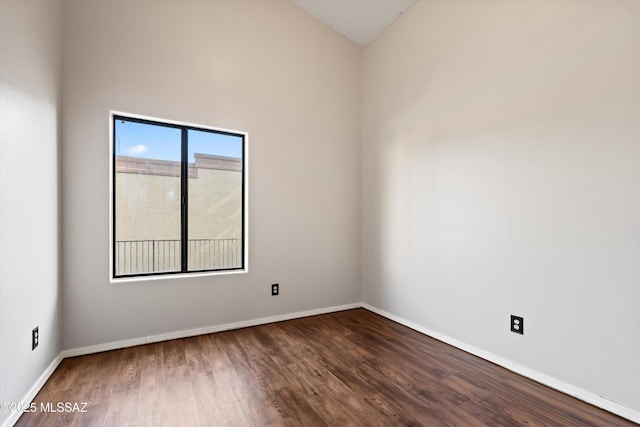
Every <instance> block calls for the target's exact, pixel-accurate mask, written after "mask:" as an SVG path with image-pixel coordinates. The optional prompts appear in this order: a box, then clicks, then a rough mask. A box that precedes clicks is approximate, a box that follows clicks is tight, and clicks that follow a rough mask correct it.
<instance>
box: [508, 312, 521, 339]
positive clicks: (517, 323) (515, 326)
mask: <svg viewBox="0 0 640 427" xmlns="http://www.w3.org/2000/svg"><path fill="white" fill-rule="evenodd" d="M511 332H515V333H516V334H520V335H524V319H523V318H522V317H519V316H514V315H513V314H512V315H511Z"/></svg>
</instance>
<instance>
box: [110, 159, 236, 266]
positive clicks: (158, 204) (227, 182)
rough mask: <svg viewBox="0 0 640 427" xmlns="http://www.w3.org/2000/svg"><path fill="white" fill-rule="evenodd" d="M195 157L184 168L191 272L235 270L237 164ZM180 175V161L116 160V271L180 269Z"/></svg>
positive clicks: (224, 160) (230, 160) (232, 160)
mask: <svg viewBox="0 0 640 427" xmlns="http://www.w3.org/2000/svg"><path fill="white" fill-rule="evenodd" d="M195 159H196V162H195V164H191V165H189V205H188V206H189V222H188V225H189V237H188V240H189V249H190V251H189V265H190V268H192V269H208V268H222V267H239V266H241V262H240V261H241V259H240V254H241V250H242V243H241V241H240V239H242V160H241V159H238V158H231V157H223V156H213V155H205V154H196V155H195ZM179 175H180V162H172V161H164V160H153V159H143V158H135V157H126V156H117V157H116V188H115V189H116V199H115V203H116V206H115V225H116V227H115V229H116V233H115V244H116V264H117V266H119V267H118V271H119V272H120V273H134V272H149V271H172V270H176V269H179V268H180V235H181V225H180V224H181V219H180V218H181V203H180V194H181V189H180V176H179ZM132 257H135V259H132ZM205 259H208V260H210V261H209V262H207V261H205Z"/></svg>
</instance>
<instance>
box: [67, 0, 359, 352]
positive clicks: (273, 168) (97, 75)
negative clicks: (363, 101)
mask: <svg viewBox="0 0 640 427" xmlns="http://www.w3.org/2000/svg"><path fill="white" fill-rule="evenodd" d="M63 10H64V30H63V46H64V55H63V58H64V59H63V61H64V70H63V88H64V97H63V107H64V121H63V129H64V146H63V150H62V156H63V173H62V181H63V183H62V188H63V189H64V191H63V209H64V218H63V243H64V249H63V253H62V259H63V280H64V320H63V330H64V347H65V348H66V349H72V348H78V347H82V346H89V345H94V344H101V343H108V342H111V341H115V340H124V339H129V338H136V337H143V336H148V335H153V334H162V333H168V332H172V331H180V330H186V329H192V328H197V327H207V326H214V325H219V324H225V323H230V322H237V321H244V320H250V319H255V318H261V317H266V316H273V315H281V314H285V313H292V312H298V311H303V310H309V309H317V308H322V307H328V306H335V305H340V304H346V303H354V302H358V301H359V300H360V268H359V265H360V226H359V223H360V205H359V197H360V160H359V159H360V151H359V150H360V126H359V122H360V115H359V114H360V53H361V51H360V49H359V48H358V47H357V46H356V45H355V44H353V43H351V42H349V41H347V40H346V39H345V38H343V37H342V36H340V35H338V34H335V33H334V32H333V31H332V30H330V29H329V28H328V27H326V26H324V25H323V24H320V23H319V22H317V21H316V20H314V19H313V18H311V17H310V16H309V15H307V14H306V13H305V12H304V11H302V10H301V9H299V8H297V7H296V6H294V5H292V4H291V3H290V2H288V1H264V0H252V1H242V2H239V1H237V0H221V1H206V2H203V1H127V2H114V1H91V2H87V1H71V0H70V1H66V2H64V7H63ZM110 109H113V110H119V111H125V112H131V113H135V114H143V115H148V116H154V117H159V118H167V119H173V120H181V121H187V122H191V123H196V124H202V125H209V126H218V127H224V128H229V129H237V130H241V131H246V132H248V133H249V155H250V159H249V194H250V198H249V209H250V218H249V245H250V246H249V247H250V253H249V268H250V272H249V273H248V274H243V275H226V276H217V277H204V278H203V277H200V278H187V279H167V280H158V281H145V282H137V283H127V284H110V283H109V268H108V267H109V263H108V260H109V252H108V251H109V240H108V239H109V234H108V233H109V229H108V224H109V204H108V203H109V191H108V190H109V143H110V142H109V139H108V138H109V135H108V119H109V110H110ZM271 283H280V293H281V294H280V296H278V297H271V295H270V284H271Z"/></svg>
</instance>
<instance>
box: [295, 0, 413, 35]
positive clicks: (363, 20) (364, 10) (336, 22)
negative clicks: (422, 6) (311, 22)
mask: <svg viewBox="0 0 640 427" xmlns="http://www.w3.org/2000/svg"><path fill="white" fill-rule="evenodd" d="M291 1H292V2H293V3H294V4H296V5H298V6H300V7H301V8H302V9H304V10H306V11H307V12H308V13H310V14H311V15H313V16H315V17H316V18H317V19H319V20H320V21H322V22H324V23H325V24H327V25H328V26H330V27H331V28H333V29H334V30H336V31H337V32H339V33H340V34H342V35H344V36H345V37H347V38H348V39H350V40H352V41H353V42H355V43H356V44H358V45H360V46H366V45H367V44H369V42H370V41H372V40H373V39H375V38H376V37H377V36H378V35H379V34H380V33H382V32H383V31H384V30H385V29H386V28H387V27H388V26H389V25H391V24H392V23H393V22H394V21H395V20H396V19H398V17H399V16H400V15H402V14H403V13H404V12H405V11H406V10H407V9H409V8H410V7H411V6H412V5H413V4H414V3H415V2H416V0H291Z"/></svg>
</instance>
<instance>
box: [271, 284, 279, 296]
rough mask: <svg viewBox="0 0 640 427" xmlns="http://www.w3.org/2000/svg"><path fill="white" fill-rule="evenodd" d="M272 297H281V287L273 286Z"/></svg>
mask: <svg viewBox="0 0 640 427" xmlns="http://www.w3.org/2000/svg"><path fill="white" fill-rule="evenodd" d="M271 295H280V285H278V284H277V283H274V284H273V285H271Z"/></svg>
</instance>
